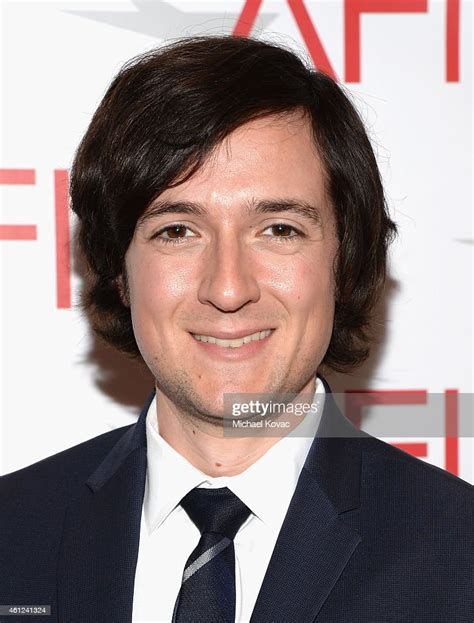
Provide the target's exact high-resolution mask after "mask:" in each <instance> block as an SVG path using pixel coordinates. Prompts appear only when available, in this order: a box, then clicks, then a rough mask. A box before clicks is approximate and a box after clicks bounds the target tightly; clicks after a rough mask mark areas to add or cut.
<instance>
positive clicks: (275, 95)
mask: <svg viewBox="0 0 474 623" xmlns="http://www.w3.org/2000/svg"><path fill="white" fill-rule="evenodd" d="M297 110H302V111H304V112H306V114H307V115H308V117H309V119H310V120H311V123H312V127H313V134H314V140H315V144H316V147H317V149H318V152H319V154H320V157H321V158H322V161H323V164H324V167H325V173H326V178H327V188H326V192H327V194H328V197H329V200H330V202H331V203H332V206H333V209H334V211H335V217H336V223H337V233H338V238H339V250H338V255H337V261H336V267H335V273H336V274H335V281H336V306H335V319H334V328H333V333H332V337H331V341H330V344H329V347H328V350H327V352H326V355H325V357H324V359H323V362H322V363H323V365H324V366H326V367H328V368H331V369H333V370H335V371H341V372H342V371H345V372H347V371H350V370H351V369H353V368H355V367H356V366H358V365H360V364H361V363H362V362H363V361H364V360H365V359H366V358H367V357H368V354H369V347H370V343H371V341H372V339H373V336H372V332H371V326H372V325H371V321H372V317H373V311H374V308H375V305H376V303H377V301H378V299H379V298H380V295H381V292H382V290H383V286H384V282H385V274H386V261H387V248H388V245H389V243H390V242H391V241H392V239H393V237H394V236H395V234H396V232H397V228H396V225H395V223H394V222H393V221H392V220H391V219H390V218H389V215H388V210H387V205H386V201H385V196H384V191H383V187H382V182H381V179H380V174H379V170H378V167H377V163H376V159H375V156H374V153H373V150H372V147H371V144H370V141H369V138H368V136H367V133H366V131H365V128H364V124H363V122H362V121H361V119H360V117H359V115H358V113H357V111H356V109H355V107H354V105H353V104H352V103H351V101H350V99H349V97H348V96H347V95H346V94H345V93H344V90H343V89H342V87H341V86H340V85H338V84H337V83H336V82H335V81H334V80H333V79H332V78H330V77H329V76H327V75H326V74H324V73H322V72H320V71H317V70H314V69H313V68H312V67H310V66H307V65H306V64H305V63H304V62H303V61H302V60H300V59H299V58H298V56H296V55H295V54H294V53H293V52H291V51H289V50H287V49H285V48H284V47H281V46H279V45H274V44H269V43H265V42H262V41H258V40H256V39H252V38H246V37H234V36H202V37H192V38H185V39H181V40H178V41H175V42H172V43H170V44H168V45H165V46H163V47H160V48H157V49H154V50H152V51H150V52H147V53H145V54H142V55H140V56H138V57H136V58H133V59H131V60H130V61H129V62H127V63H126V64H125V65H124V66H123V67H122V69H121V70H120V71H119V73H118V74H117V76H116V77H115V78H114V80H113V81H112V83H111V85H110V86H109V88H108V90H107V92H106V94H105V96H104V98H103V99H102V101H101V103H100V105H99V107H98V109H97V111H96V112H95V114H94V116H93V118H92V121H91V123H90V125H89V128H88V129H87V132H86V134H85V136H84V137H83V139H82V141H81V143H80V145H79V147H78V150H77V152H76V154H75V158H74V162H73V165H72V169H71V177H70V194H71V201H72V203H71V207H72V209H73V211H74V212H75V213H76V214H77V216H78V217H79V220H80V223H79V232H78V234H79V235H78V241H79V246H80V249H81V251H82V253H83V255H84V256H85V259H86V261H87V264H88V277H89V278H88V285H87V287H86V288H85V289H84V293H83V294H84V296H83V305H84V308H85V309H86V310H87V311H88V313H89V315H90V317H91V321H92V326H93V328H94V330H95V331H96V332H97V333H98V334H99V335H100V336H101V337H102V338H104V339H105V340H106V341H107V342H108V343H110V344H112V345H114V346H115V347H116V348H118V349H119V350H121V351H123V352H126V353H128V354H130V355H133V356H139V355H140V353H139V349H138V346H137V343H136V341H135V337H134V334H133V328H132V321H131V313H130V309H129V307H128V306H127V305H126V304H124V302H123V297H122V296H121V292H120V278H121V277H122V276H125V278H126V275H125V272H124V265H125V253H126V251H127V248H128V246H129V244H130V242H131V240H132V237H133V233H134V230H135V226H136V223H137V221H138V219H139V218H140V216H141V215H142V214H143V213H144V211H145V210H146V208H147V207H148V206H149V204H150V203H151V202H152V201H153V200H154V199H156V197H157V196H158V195H160V194H161V193H162V192H163V191H164V190H165V189H167V188H170V187H172V186H176V185H177V184H178V183H181V182H182V181H185V180H186V179H189V177H190V176H191V175H193V173H195V172H196V171H197V170H198V169H199V167H200V166H201V165H202V164H203V162H204V160H205V158H206V156H208V155H209V154H210V152H211V151H212V150H213V149H214V148H215V147H216V146H217V145H218V144H219V143H220V142H221V141H222V140H223V139H224V138H225V137H227V136H228V135H229V134H230V133H231V132H232V131H233V130H235V129H236V128H238V127H239V126H240V125H242V124H244V123H246V122H248V121H250V120H253V119H256V118H258V117H263V116H265V115H269V114H281V113H289V112H294V111H297Z"/></svg>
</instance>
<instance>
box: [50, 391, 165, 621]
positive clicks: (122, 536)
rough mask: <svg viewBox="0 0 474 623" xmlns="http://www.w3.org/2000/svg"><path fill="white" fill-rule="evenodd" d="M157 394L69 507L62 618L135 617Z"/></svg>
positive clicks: (62, 556)
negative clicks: (149, 427)
mask: <svg viewBox="0 0 474 623" xmlns="http://www.w3.org/2000/svg"><path fill="white" fill-rule="evenodd" d="M153 396H154V393H152V394H151V395H150V396H149V397H148V399H147V401H146V403H145V406H144V408H143V410H142V412H141V414H140V417H139V419H138V421H137V423H136V424H134V425H133V426H131V427H129V428H128V430H127V431H126V432H125V433H124V434H123V435H122V436H121V437H120V439H119V440H118V442H117V443H116V444H115V445H114V447H113V448H112V450H111V451H110V452H109V453H108V454H107V456H106V457H105V459H104V460H103V461H102V463H101V464H100V465H99V467H98V468H97V469H96V470H95V471H94V472H93V474H91V476H90V477H89V478H88V479H87V481H86V482H85V483H84V484H83V485H82V487H81V489H80V493H79V495H78V496H76V497H75V499H74V500H72V501H71V502H70V503H69V505H68V508H67V511H66V517H65V523H64V530H63V537H62V542H61V547H60V552H59V560H58V617H59V618H58V620H60V621H61V622H64V623H72V622H76V621H81V623H88V622H92V621H114V623H128V622H129V621H131V619H132V603H133V585H134V579H135V569H136V563H137V556H138V545H139V538H140V521H141V512H142V503H143V495H144V488H145V480H146V464H147V458H146V432H145V421H146V414H147V411H148V407H149V405H150V402H151V400H152V399H153Z"/></svg>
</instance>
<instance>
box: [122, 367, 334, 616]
mask: <svg viewBox="0 0 474 623" xmlns="http://www.w3.org/2000/svg"><path fill="white" fill-rule="evenodd" d="M324 398H325V390H324V385H323V383H322V382H321V380H320V379H318V378H317V377H316V391H315V393H314V397H313V405H315V406H314V407H313V410H312V411H310V412H309V413H308V414H307V415H306V416H305V417H303V416H301V418H302V421H301V423H300V424H299V425H298V426H297V427H296V428H295V429H294V430H293V431H292V432H291V435H287V436H286V437H282V438H281V439H279V440H278V441H277V442H276V443H275V444H274V445H273V446H272V447H271V448H270V449H269V450H267V451H266V452H265V454H264V455H263V456H261V457H260V458H259V459H258V460H257V461H256V462H255V463H253V464H252V465H251V466H250V467H248V468H247V469H246V470H245V471H243V472H242V473H240V474H237V475H235V476H219V477H212V476H208V475H207V474H204V473H203V472H201V471H200V470H199V469H197V468H196V467H194V466H193V465H192V464H191V463H190V462H189V461H188V460H187V459H185V458H184V457H183V456H182V455H181V454H179V453H178V452H177V451H176V450H175V449H174V448H172V447H171V446H170V445H169V444H168V443H167V442H166V441H165V440H164V439H163V437H161V435H160V434H159V430H158V421H157V413H156V402H155V400H153V401H152V403H151V405H150V408H149V410H148V413H147V417H146V439H147V474H146V483H145V495H144V499H143V509H142V516H141V529H140V543H139V550H138V561H137V567H136V573H135V589H134V597H133V623H142V622H143V623H145V621H146V622H147V623H158V622H159V623H170V622H171V620H172V615H173V608H174V604H175V601H176V597H177V595H178V592H179V589H180V586H181V578H182V574H183V570H184V567H185V564H186V561H187V559H188V557H189V555H190V554H191V552H192V551H193V550H194V548H195V547H196V545H197V544H198V542H199V539H200V533H199V530H198V528H197V527H196V526H195V524H194V523H193V522H192V521H191V519H190V518H189V517H188V515H187V513H186V511H184V510H183V508H182V507H181V506H180V504H179V503H180V500H181V499H182V498H183V497H184V496H185V495H186V494H187V493H188V492H189V491H191V489H194V488H195V487H228V488H229V489H230V490H231V491H232V492H233V493H234V494H235V495H237V496H238V497H239V498H240V499H241V500H242V502H244V503H245V504H246V505H247V506H248V507H249V508H250V510H251V511H252V512H251V514H250V516H249V517H248V518H247V520H246V521H245V522H244V523H243V524H242V526H241V527H240V529H239V531H238V532H237V534H236V536H235V539H234V548H235V583H236V616H235V621H236V623H248V621H249V620H250V617H251V615H252V611H253V608H254V606H255V602H256V600H257V596H258V593H259V590H260V587H261V585H262V582H263V578H264V575H265V572H266V570H267V567H268V563H269V561H270V557H271V555H272V552H273V549H274V547H275V543H276V540H277V537H278V533H279V532H280V528H281V526H282V523H283V520H284V518H285V515H286V512H287V510H288V506H289V504H290V500H291V498H292V496H293V493H294V491H295V489H296V484H297V482H298V478H299V475H300V472H301V469H302V468H303V465H304V462H305V459H306V456H307V454H308V451H309V448H310V446H311V443H312V442H313V438H314V435H315V434H316V430H317V427H318V424H319V420H320V416H321V413H322V409H323V406H324Z"/></svg>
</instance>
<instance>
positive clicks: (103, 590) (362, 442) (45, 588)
mask: <svg viewBox="0 0 474 623" xmlns="http://www.w3.org/2000/svg"><path fill="white" fill-rule="evenodd" d="M325 386H326V390H327V391H328V392H330V389H329V387H328V386H327V383H325ZM152 397H153V394H152V395H151V396H150V397H149V398H148V400H147V403H146V404H145V406H144V408H143V410H142V413H141V415H140V417H139V419H138V421H137V423H136V424H133V425H131V426H125V427H122V428H119V429H117V430H113V431H111V432H108V433H105V434H103V435H99V436H98V437H95V438H94V439H91V440H89V441H86V442H84V443H81V444H79V445H77V446H74V447H73V448H69V449H67V450H65V451H63V452H60V453H58V454H55V455H54V456H51V457H48V458H46V459H44V460H42V461H39V462H38V463H35V464H33V465H30V466H29V467H26V468H24V469H20V470H18V471H16V472H13V473H10V474H7V475H4V476H3V477H2V478H0V604H3V605H10V604H19V605H33V604H42V605H48V604H49V605H51V616H50V617H48V616H44V617H42V618H40V619H37V618H36V617H31V616H27V617H26V616H25V617H23V618H21V617H15V616H8V617H1V616H0V621H6V622H7V623H13V622H14V621H18V620H22V621H29V622H30V623H31V621H33V620H40V621H51V622H52V621H54V623H92V622H94V623H126V622H130V621H131V615H132V602H133V586H134V576H135V568H136V562H137V554H138V544H139V534H140V518H141V511H142V501H143V494H144V485H145V475H146V434H145V417H146V413H147V409H148V406H149V404H150V401H151V399H152ZM269 486H271V483H269ZM277 486H278V483H275V487H277ZM473 548H474V488H473V487H472V486H471V485H470V484H469V483H467V482H465V481H463V480H461V479H459V478H456V477H455V476H453V475H451V474H449V473H447V472H444V471H443V470H441V469H438V468H436V467H433V466H431V465H428V464H426V463H424V462H423V461H421V460H419V459H416V458H414V457H412V456H410V455H408V454H406V453H404V452H402V451H400V450H398V449H396V448H394V447H392V446H390V445H389V444H387V443H384V442H382V441H380V440H378V439H376V438H373V437H371V436H369V435H368V434H366V433H364V432H360V431H358V430H357V429H356V428H355V427H353V425H352V424H351V423H350V422H349V421H348V420H347V419H346V418H345V417H344V416H343V415H342V413H341V412H340V411H339V410H338V408H337V406H336V404H335V402H334V400H333V398H332V396H331V394H330V393H328V395H327V396H326V402H325V408H324V411H323V414H322V417H321V423H320V427H319V429H318V433H317V435H316V437H315V439H314V441H313V444H312V446H311V449H310V451H309V454H308V456H307V460H306V462H305V465H304V468H303V470H302V472H301V475H300V478H299V480H298V484H297V488H296V491H295V493H294V496H293V498H292V500H291V503H290V506H289V509H288V512H287V515H286V517H285V521H284V523H283V526H282V529H281V531H280V534H279V537H278V540H277V543H276V546H275V549H274V551H273V555H272V557H271V560H270V564H269V567H268V570H267V573H266V575H265V578H264V581H263V585H262V588H261V590H260V593H259V595H258V599H257V602H256V605H255V609H254V611H253V615H252V623H270V622H271V623H275V622H278V623H306V622H308V623H309V622H312V621H316V622H317V623H473V621H474V551H473ZM157 564H160V561H159V560H158V561H157ZM159 588H160V587H159V586H157V591H159Z"/></svg>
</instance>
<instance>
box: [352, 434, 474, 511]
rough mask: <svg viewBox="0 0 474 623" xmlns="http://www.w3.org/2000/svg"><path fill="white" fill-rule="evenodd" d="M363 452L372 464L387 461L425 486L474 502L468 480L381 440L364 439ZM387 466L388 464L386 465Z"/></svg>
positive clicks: (401, 472)
mask: <svg viewBox="0 0 474 623" xmlns="http://www.w3.org/2000/svg"><path fill="white" fill-rule="evenodd" d="M362 443H363V446H362V451H363V453H364V454H365V455H366V456H368V457H369V460H371V461H372V462H378V461H385V462H389V464H391V465H392V466H394V471H397V472H398V473H399V474H400V477H402V475H405V476H407V477H408V478H412V479H413V482H414V483H416V482H419V483H420V484H422V485H423V486H425V487H426V486H429V487H430V488H431V487H433V488H434V489H436V488H438V489H439V490H440V491H441V492H443V491H451V492H452V493H454V494H455V493H458V494H459V495H461V496H462V495H465V496H467V499H469V498H470V500H471V502H472V501H474V487H473V485H471V484H470V483H469V482H467V481H466V480H463V479H462V478H459V477H458V476H455V475H454V474H452V473H451V472H448V471H446V470H444V469H442V468H440V467H437V466H436V465H432V464H430V463H427V462H426V461H423V460H422V459H420V458H417V457H415V456H413V455H412V454H409V453H408V452H405V451H404V450H401V449H400V448H397V447H395V446H393V445H391V444H389V443H387V442H385V441H382V440H381V439H377V438H376V437H371V436H370V435H369V436H367V437H366V438H364V439H363V442H362ZM386 464H387V463H386Z"/></svg>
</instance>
